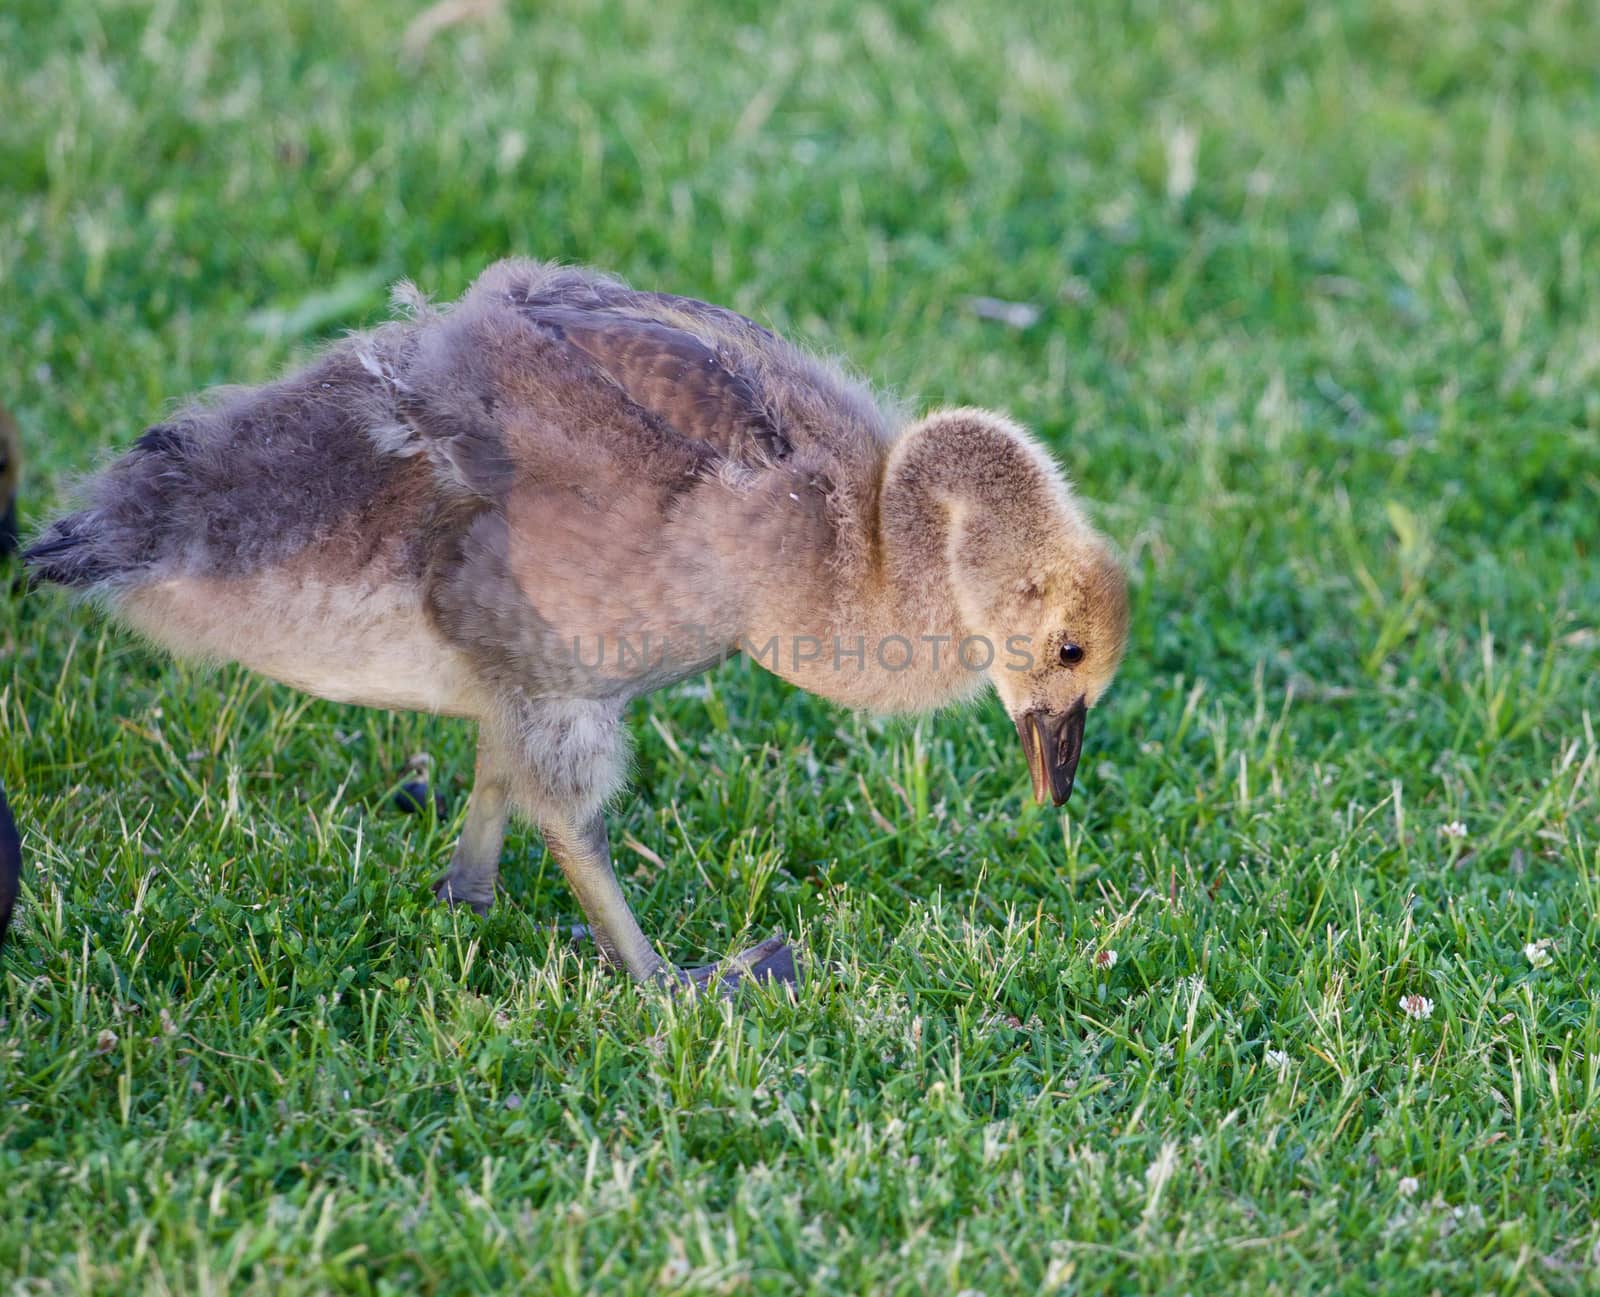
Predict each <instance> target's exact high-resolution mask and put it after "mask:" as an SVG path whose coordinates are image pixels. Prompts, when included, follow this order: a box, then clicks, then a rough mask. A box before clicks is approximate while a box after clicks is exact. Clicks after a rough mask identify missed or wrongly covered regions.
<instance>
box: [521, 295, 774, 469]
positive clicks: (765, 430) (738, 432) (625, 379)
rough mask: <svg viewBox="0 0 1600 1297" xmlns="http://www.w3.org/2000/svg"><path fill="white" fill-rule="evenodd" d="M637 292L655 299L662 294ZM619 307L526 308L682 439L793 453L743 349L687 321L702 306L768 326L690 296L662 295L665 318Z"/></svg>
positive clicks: (741, 454) (728, 453)
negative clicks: (692, 326)
mask: <svg viewBox="0 0 1600 1297" xmlns="http://www.w3.org/2000/svg"><path fill="white" fill-rule="evenodd" d="M630 296H631V297H633V298H634V299H636V300H639V301H640V302H641V303H642V304H648V303H649V299H650V298H651V297H653V296H655V295H649V294H642V293H641V294H631V295H630ZM658 300H659V299H658ZM620 306H621V304H620V303H619V304H618V306H610V305H604V306H584V305H577V304H571V303H564V302H561V301H553V300H543V301H541V300H539V299H537V298H535V299H533V300H530V301H528V302H526V303H525V304H523V305H522V306H521V310H522V311H523V313H524V314H525V315H526V316H527V317H528V318H529V319H530V320H532V321H533V322H534V323H536V324H537V325H539V327H540V328H542V329H544V330H545V331H547V332H548V333H550V334H551V335H552V336H554V337H556V338H559V339H561V340H562V341H563V342H565V343H566V344H567V345H568V346H569V347H570V348H572V349H573V350H574V351H575V352H577V353H578V354H579V355H581V356H582V357H583V359H584V360H585V361H587V362H588V364H589V365H591V366H592V367H593V368H594V369H595V370H596V371H598V372H599V373H600V374H601V375H602V376H604V377H605V378H606V379H607V380H608V381H610V382H611V383H613V384H614V385H615V386H616V387H617V388H619V389H620V390H621V391H622V393H623V394H624V395H625V396H626V397H627V398H628V399H629V400H630V401H631V402H633V404H635V405H637V406H638V407H639V408H640V409H642V410H645V411H647V412H648V413H649V414H651V415H653V416H655V417H656V418H657V419H660V420H661V421H662V422H664V423H666V424H667V425H668V426H670V427H671V428H672V429H673V430H674V431H675V432H677V433H678V434H679V435H680V436H683V437H687V438H691V439H693V440H695V441H699V442H703V443H704V444H706V445H708V446H710V447H711V448H713V449H714V450H715V451H717V453H718V454H719V455H721V456H723V457H726V458H729V459H735V460H751V459H759V460H766V461H769V462H770V461H774V460H783V459H787V458H788V457H789V454H790V453H791V451H792V449H793V448H792V446H791V445H790V443H789V439H788V438H787V437H786V436H785V435H784V431H783V428H782V424H781V419H780V416H779V415H778V413H777V411H776V410H775V409H774V408H773V406H772V404H771V403H770V402H768V401H767V400H766V399H764V396H763V392H762V388H761V384H760V381H759V378H758V377H757V376H756V375H755V374H754V373H753V372H752V371H751V369H750V367H748V366H747V365H746V364H745V363H744V358H743V356H742V355H741V354H740V350H739V349H738V348H736V347H735V346H732V345H729V343H727V342H726V341H723V340H721V339H717V338H716V335H715V334H714V333H712V332H711V330H704V331H703V332H702V331H696V330H693V329H691V328H686V327H683V325H684V324H685V323H689V322H691V321H694V320H696V315H697V313H696V312H695V311H694V310H693V308H694V307H702V308H703V309H704V311H705V312H706V313H707V316H706V318H707V320H708V322H709V320H710V319H713V318H715V317H714V316H711V315H710V314H709V313H710V312H714V311H715V312H718V314H720V315H726V316H729V317H732V319H734V320H742V321H743V324H744V325H745V326H747V327H748V328H749V329H750V330H752V331H754V332H755V333H758V334H765V333H766V331H765V330H763V329H760V327H759V326H758V325H755V324H753V323H751V322H750V321H748V320H743V317H742V316H735V315H734V314H733V312H731V311H728V312H721V311H718V308H713V307H708V306H705V304H703V303H690V302H689V299H668V300H663V301H662V309H661V311H660V314H659V315H656V314H654V313H650V314H644V313H634V312H633V311H629V310H626V309H619V307H620ZM708 335H709V336H708ZM766 336H767V337H769V338H770V337H771V335H770V334H767V335H766Z"/></svg>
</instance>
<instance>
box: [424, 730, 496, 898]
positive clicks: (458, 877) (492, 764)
mask: <svg viewBox="0 0 1600 1297" xmlns="http://www.w3.org/2000/svg"><path fill="white" fill-rule="evenodd" d="M475 767H476V768H475V769H474V771H473V775H472V796H471V798H470V799H469V800H468V802H467V822H466V823H465V824H464V825H462V827H461V838H460V840H459V841H458V842H457V843H456V849H455V851H454V852H453V853H452V854H451V856H450V869H449V871H448V872H447V873H446V874H445V876H444V877H443V878H441V879H440V880H439V881H438V882H437V883H435V884H434V885H433V894H434V895H435V896H437V897H438V898H439V899H440V900H441V901H449V902H451V903H452V904H454V905H470V906H471V907H472V909H473V910H474V911H475V912H476V913H478V914H487V913H488V912H489V907H490V906H491V905H493V904H494V885H495V880H496V879H497V878H498V877H499V875H500V851H501V848H502V847H503V846H504V845H505V839H506V818H507V816H509V815H510V813H511V799H510V780H509V778H508V776H507V774H506V766H505V763H504V762H503V761H501V760H499V759H498V758H497V755H496V753H495V752H494V750H493V745H492V743H491V741H490V740H489V738H488V736H487V735H480V736H479V739H478V757H477V761H476V762H475Z"/></svg>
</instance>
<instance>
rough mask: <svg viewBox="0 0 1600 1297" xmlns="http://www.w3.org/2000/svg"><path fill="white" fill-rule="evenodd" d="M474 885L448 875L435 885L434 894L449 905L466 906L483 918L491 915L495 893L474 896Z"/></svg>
mask: <svg viewBox="0 0 1600 1297" xmlns="http://www.w3.org/2000/svg"><path fill="white" fill-rule="evenodd" d="M474 890H475V889H474V888H473V887H472V884H471V883H470V882H468V881H467V880H466V879H461V878H456V877H455V876H454V875H453V874H446V875H445V876H444V877H443V878H441V879H440V880H439V881H438V882H437V883H435V884H434V885H433V894H434V895H435V896H437V897H438V898H439V899H440V900H441V901H444V902H446V903H447V904H449V905H465V906H467V907H468V908H469V909H471V911H472V912H473V913H474V914H476V915H478V916H479V917H480V918H482V917H483V916H484V915H485V914H487V913H489V907H490V906H491V905H493V904H494V892H493V890H492V885H491V891H490V894H489V895H488V896H487V897H485V896H482V895H474Z"/></svg>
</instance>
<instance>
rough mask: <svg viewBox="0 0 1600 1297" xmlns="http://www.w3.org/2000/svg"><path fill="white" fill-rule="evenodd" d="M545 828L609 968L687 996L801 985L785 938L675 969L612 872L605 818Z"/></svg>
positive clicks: (551, 820) (555, 821) (553, 820)
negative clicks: (768, 984) (763, 984)
mask: <svg viewBox="0 0 1600 1297" xmlns="http://www.w3.org/2000/svg"><path fill="white" fill-rule="evenodd" d="M541 827H542V828H543V830H544V839H545V843H546V845H547V846H548V847H549V848H550V854H551V855H553V856H554V857H555V858H556V863H557V864H558V865H560V866H561V873H562V875H563V876H564V877H565V878H566V880H567V885H568V886H569V887H571V888H572V891H573V894H574V895H575V896H577V898H578V903H579V904H580V905H581V906H583V913H584V916H585V917H586V918H587V919H588V920H589V931H590V934H591V935H592V936H593V937H594V941H595V945H597V946H598V947H599V948H600V953H601V954H602V955H604V956H605V958H606V960H607V962H608V963H611V964H615V965H620V966H621V967H623V968H625V969H627V971H628V973H629V974H630V975H631V976H632V977H633V978H634V979H635V980H636V981H641V982H643V981H667V982H673V983H676V984H678V985H680V986H682V987H684V988H685V989H686V990H694V991H711V990H716V991H719V992H721V993H724V994H727V993H730V992H732V991H733V990H734V989H735V988H736V987H737V986H738V985H739V983H740V982H742V981H745V980H750V981H776V982H783V983H786V984H787V985H790V986H793V985H795V984H796V982H797V981H798V980H799V977H798V972H797V969H796V967H795V960H794V952H793V951H792V950H791V949H790V948H789V945H788V943H787V942H786V941H784V939H783V938H782V937H780V936H771V937H768V938H767V939H766V940H765V941H763V942H760V943H759V944H757V945H754V946H751V947H750V948H749V949H748V950H743V951H741V952H740V953H739V954H737V955H735V956H733V957H732V958H731V959H728V960H725V961H724V962H722V963H719V964H707V965H705V966H704V967H702V968H674V967H673V966H672V965H670V964H668V963H667V962H666V960H664V959H662V958H661V956H660V955H658V954H657V953H656V951H655V948H654V947H653V946H652V945H651V944H650V941H649V939H648V938H647V937H646V936H645V935H644V933H643V932H642V931H640V929H639V924H638V922H637V921H636V920H635V919H634V917H633V911H632V910H631V909H629V908H628V901H627V898H626V897H625V896H623V894H622V888H621V887H620V886H619V885H618V883H617V876H616V873H615V871H614V870H613V869H612V868H611V847H610V844H609V843H608V841H607V839H606V821H605V816H604V815H603V814H600V813H598V812H597V813H596V814H595V815H594V816H592V817H591V818H590V820H589V822H588V823H587V824H585V825H583V826H581V827H579V826H578V825H576V824H575V823H574V822H572V821H571V820H567V819H564V818H560V817H547V818H546V819H545V820H544V821H543V823H542V825H541Z"/></svg>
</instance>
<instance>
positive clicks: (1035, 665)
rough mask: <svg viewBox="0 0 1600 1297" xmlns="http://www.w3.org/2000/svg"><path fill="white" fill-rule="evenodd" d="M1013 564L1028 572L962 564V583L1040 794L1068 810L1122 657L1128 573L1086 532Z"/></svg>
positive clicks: (1021, 555) (1032, 550)
mask: <svg viewBox="0 0 1600 1297" xmlns="http://www.w3.org/2000/svg"><path fill="white" fill-rule="evenodd" d="M1013 562H1014V563H1015V562H1020V565H1021V570H1020V571H1019V570H1012V571H1003V570H1002V571H1001V572H999V573H997V571H996V567H995V566H992V565H988V564H985V565H984V566H981V567H968V566H965V565H961V566H958V567H957V569H956V573H955V575H956V589H957V591H958V598H962V601H963V602H964V603H966V604H967V605H968V606H967V608H966V609H964V612H965V613H966V615H967V617H969V618H972V619H975V620H976V619H981V624H982V625H983V626H984V627H985V628H986V629H985V630H984V631H983V632H981V633H982V635H983V638H984V639H985V640H987V641H988V642H989V643H992V644H993V645H994V646H995V648H996V654H995V659H994V662H993V663H992V664H991V665H990V667H989V670H988V675H989V679H990V681H991V682H992V683H993V685H994V687H995V692H996V693H998V694H999V696H1000V700H1001V702H1002V703H1003V704H1004V706H1005V709H1006V711H1007V713H1008V714H1009V715H1010V717H1011V720H1012V723H1013V724H1014V725H1015V726H1016V729H1017V737H1018V738H1019V739H1021V741H1022V750H1023V754H1024V755H1025V756H1026V758H1027V761H1028V773H1029V775H1030V776H1031V778H1032V781H1033V794H1034V797H1035V798H1036V799H1037V800H1038V801H1040V802H1051V803H1053V804H1054V805H1056V806H1060V805H1061V804H1062V803H1064V802H1065V801H1066V800H1067V798H1069V797H1070V796H1071V795H1072V784H1073V780H1074V778H1075V777H1076V775H1077V772H1078V758H1079V757H1080V756H1081V755H1082V752H1083V735H1084V725H1085V722H1086V720H1087V718H1088V713H1089V710H1090V708H1092V707H1094V706H1095V704H1096V703H1098V702H1099V701H1100V699H1101V697H1102V696H1103V695H1104V694H1105V692H1106V690H1107V689H1109V688H1110V687H1111V681H1112V678H1113V677H1114V676H1115V675H1116V673H1117V667H1118V666H1119V665H1120V664H1121V662H1122V654H1123V650H1124V648H1125V647H1126V644H1127V638H1128V590H1127V579H1126V577H1125V575H1124V573H1123V570H1122V566H1121V564H1120V563H1119V562H1118V561H1117V558H1116V556H1115V554H1114V553H1113V552H1112V550H1111V548H1110V546H1109V545H1107V544H1106V542H1105V541H1104V540H1102V539H1101V538H1100V537H1099V536H1098V535H1096V534H1094V533H1093V532H1092V531H1087V530H1085V531H1080V532H1076V533H1074V532H1070V531H1068V532H1064V533H1063V534H1062V535H1060V536H1058V537H1057V538H1056V539H1055V540H1054V541H1053V542H1052V543H1051V544H1049V545H1045V544H1043V543H1036V544H1035V545H1034V546H1030V547H1028V548H1026V549H1025V550H1019V551H1017V552H1016V553H1015V556H1014V558H1013ZM1001 567H1002V569H1003V567H1004V565H1003V564H1002V565H1001ZM997 575H999V577H1000V579H999V580H998V581H995V580H994V578H995V577H996V576H997ZM975 578H976V579H975ZM963 595H964V597H963Z"/></svg>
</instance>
